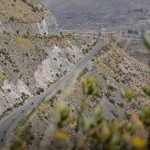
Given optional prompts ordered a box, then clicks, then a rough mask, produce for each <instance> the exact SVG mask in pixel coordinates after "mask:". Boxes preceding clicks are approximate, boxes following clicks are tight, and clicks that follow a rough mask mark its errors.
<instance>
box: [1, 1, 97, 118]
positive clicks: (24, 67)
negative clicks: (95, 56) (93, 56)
mask: <svg viewBox="0 0 150 150" xmlns="http://www.w3.org/2000/svg"><path fill="white" fill-rule="evenodd" d="M7 5H8V7H7ZM31 6H32V7H35V8H36V9H38V8H39V7H40V8H41V9H40V11H39V10H36V11H35V10H33V8H31ZM0 7H2V12H4V11H5V12H6V13H5V15H2V16H1V17H0V114H1V117H4V115H6V114H7V113H10V111H12V109H15V108H17V107H19V106H21V105H23V104H24V103H25V102H26V101H27V100H30V99H31V97H33V96H35V95H37V94H40V93H41V92H43V91H44V89H46V88H48V87H50V86H51V85H52V84H53V83H54V82H56V81H57V80H59V79H60V78H61V77H62V76H64V75H65V74H66V73H67V72H68V71H70V70H71V68H72V67H73V66H74V65H75V64H76V63H77V62H78V61H79V59H81V58H82V57H83V56H84V51H83V50H82V49H88V48H90V47H91V46H93V43H94V42H95V39H94V36H91V37H89V36H88V35H85V36H80V35H71V34H63V33H61V34H60V33H59V31H58V25H57V23H56V21H55V19H54V18H53V16H52V15H51V13H50V12H49V11H47V10H46V9H45V8H43V6H42V5H41V4H40V3H38V2H37V1H36V0H30V1H29V0H16V1H15V0H14V1H13V0H11V1H7V0H6V1H3V0H2V1H0ZM37 7H38V8H37ZM9 10H11V11H10V12H11V13H10V12H9ZM26 13H27V15H26ZM10 15H12V16H13V18H15V19H13V20H12V19H9V17H10ZM25 16H26V17H25ZM35 16H38V17H39V18H38V17H35ZM17 17H19V18H17ZM29 17H31V18H29ZM22 19H23V20H22ZM88 46H89V47H88Z"/></svg>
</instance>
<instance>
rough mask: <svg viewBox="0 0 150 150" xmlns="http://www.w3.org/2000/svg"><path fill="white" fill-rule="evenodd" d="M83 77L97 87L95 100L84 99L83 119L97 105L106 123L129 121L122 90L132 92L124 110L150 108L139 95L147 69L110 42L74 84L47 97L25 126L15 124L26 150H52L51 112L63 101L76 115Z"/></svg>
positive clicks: (144, 82) (145, 82) (80, 98)
mask: <svg viewBox="0 0 150 150" xmlns="http://www.w3.org/2000/svg"><path fill="white" fill-rule="evenodd" d="M87 76H94V77H95V78H96V79H97V81H98V85H99V87H100V89H99V94H98V95H97V96H96V97H94V98H89V99H88V100H86V102H87V106H88V107H87V109H86V113H85V117H86V118H87V119H88V116H89V114H91V112H92V111H93V108H94V107H95V106H96V105H97V102H98V103H100V104H101V106H102V109H103V111H104V117H105V118H106V119H107V120H113V119H116V118H125V119H127V120H129V119H130V113H129V112H128V110H127V111H126V113H124V111H123V106H124V105H126V103H125V101H124V100H123V99H122V97H121V90H122V89H130V90H132V91H134V93H135V97H134V99H133V101H132V102H131V103H130V105H128V106H127V108H128V109H132V110H135V111H136V112H137V111H139V110H141V108H142V107H144V106H149V105H150V104H149V98H148V97H147V96H145V95H144V93H143V88H144V87H145V86H146V85H147V83H148V81H149V80H150V76H149V68H148V66H147V65H145V64H142V63H141V62H139V61H137V60H136V59H134V58H132V57H131V56H129V55H128V54H126V53H125V52H124V51H123V50H122V49H120V48H119V47H118V46H116V43H114V42H112V41H110V42H108V44H107V45H106V46H105V47H103V48H102V49H101V50H100V51H99V52H98V54H97V55H96V56H95V58H94V59H93V60H92V61H91V62H90V63H89V64H88V65H87V66H86V68H85V69H84V70H83V71H82V72H81V74H80V75H79V76H78V79H77V81H75V80H73V81H71V82H70V83H69V84H68V86H66V88H65V89H60V90H59V91H57V93H56V94H55V95H54V96H52V95H51V96H52V97H51V96H50V97H49V98H47V100H46V101H45V102H44V103H42V104H41V105H40V106H39V107H38V109H37V110H35V111H34V112H33V113H32V114H31V115H30V117H29V118H28V121H27V120H26V123H25V124H24V123H23V122H22V123H20V124H19V125H18V127H17V129H19V130H17V131H16V132H15V133H16V134H17V135H19V136H20V137H21V138H22V139H24V140H26V141H27V143H28V149H29V150H30V149H34V148H36V149H43V150H48V149H55V145H54V143H53V141H50V137H51V135H52V130H53V129H54V126H55V123H54V122H55V119H54V116H55V115H54V112H53V111H54V110H55V106H56V105H57V104H60V103H61V102H65V103H67V104H68V105H69V106H70V107H71V114H74V116H76V115H75V112H76V110H77V108H78V106H79V105H80V102H81V100H82V98H83V93H82V84H81V83H82V79H84V78H86V77H87ZM75 118H76V117H75ZM19 127H20V128H19ZM69 131H70V129H69ZM16 134H15V135H16ZM72 134H73V133H72ZM25 135H26V136H25ZM70 144H71V141H70Z"/></svg>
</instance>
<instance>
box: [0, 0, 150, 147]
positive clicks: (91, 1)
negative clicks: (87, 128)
mask: <svg viewBox="0 0 150 150" xmlns="http://www.w3.org/2000/svg"><path fill="white" fill-rule="evenodd" d="M40 2H42V3H40ZM40 2H39V1H37V0H0V121H1V122H0V126H3V124H4V123H5V122H3V119H4V118H5V117H6V116H8V115H9V114H15V110H18V111H20V110H21V113H22V114H21V115H20V116H21V118H22V119H21V121H19V119H18V120H17V117H16V116H14V117H11V119H13V122H14V123H13V122H12V120H9V119H10V118H9V117H8V118H6V121H7V120H8V122H11V123H10V127H11V125H12V128H8V131H6V130H4V131H3V133H0V138H1V139H0V140H1V143H0V146H2V145H3V142H4V141H5V139H4V138H5V137H7V141H5V142H6V143H9V144H10V143H11V142H12V139H14V137H16V136H17V137H19V138H21V139H23V140H25V141H26V143H27V150H41V149H42V150H49V149H52V150H53V149H54V150H55V149H56V147H55V146H56V145H55V144H54V143H53V140H50V138H51V135H52V134H51V133H52V131H53V129H54V128H55V115H54V111H55V108H56V105H57V104H61V103H62V102H65V103H66V104H68V106H70V108H71V114H72V115H73V116H76V114H75V112H76V110H77V109H78V106H79V105H80V103H81V100H82V98H83V92H82V81H83V79H84V78H86V77H91V76H92V77H95V78H96V79H97V84H98V86H99V91H98V94H97V96H95V97H92V98H91V97H89V98H88V99H87V101H86V104H87V108H86V111H85V113H84V115H85V117H86V119H87V120H88V117H89V115H90V114H91V113H92V111H93V108H94V107H95V106H96V105H97V103H99V104H100V105H101V107H102V110H103V112H104V113H103V114H104V118H105V119H106V120H109V121H112V120H114V119H118V118H120V119H125V120H130V119H131V115H130V113H129V111H128V110H130V109H132V110H134V111H135V112H139V111H140V110H141V109H142V108H143V107H147V106H150V103H149V97H148V96H146V95H144V92H143V89H144V88H145V87H146V86H147V84H148V82H149V81H150V71H149V67H148V59H149V55H148V51H147V48H146V47H145V45H144V42H143V39H142V38H141V28H140V27H144V29H145V30H147V35H148V36H149V35H150V33H149V23H150V22H149V21H150V18H149V16H150V8H149V5H150V2H149V1H148V0H143V1H142V2H141V1H140V0H132V1H131V0H127V1H124V0H122V1H121V0H76V1H73V0H62V1H61V0H60V1H58V0H51V1H49V0H40ZM43 4H44V5H43ZM45 5H46V6H45ZM47 8H48V9H47ZM110 14H111V15H110ZM87 30H89V33H88V32H85V33H84V31H87ZM81 31H82V32H81ZM91 31H93V32H91ZM98 41H102V43H103V44H102V45H100V46H99V45H98ZM97 45H98V46H99V47H98V48H97ZM95 49H96V50H98V52H97V54H96V55H95V54H94V55H95V56H94V57H93V56H92V57H87V56H88V54H90V52H91V53H92V52H93V51H94V50H95ZM86 57H87V58H89V59H88V61H86V62H87V65H86V66H85V67H84V69H83V70H82V69H81V70H82V71H81V70H80V69H79V70H78V68H79V67H80V66H79V67H78V68H77V70H75V69H76V68H75V69H74V67H76V66H77V65H78V64H79V63H80V61H81V62H82V61H83V60H84V58H86ZM83 62H84V61H83ZM81 64H82V63H81ZM82 65H83V64H82ZM83 66H84V65H83ZM73 69H74V70H75V71H74V72H73V74H71V75H72V76H71V78H69V79H70V80H66V83H65V86H64V87H63V88H60V89H59V90H57V91H56V90H53V91H51V92H50V94H49V93H48V94H47V93H46V91H47V90H48V89H50V88H51V87H53V85H57V83H58V85H59V84H61V79H62V81H63V82H64V81H65V79H66V78H65V77H66V76H67V75H68V74H69V73H71V71H72V70H73ZM63 79H64V80H63ZM59 81H60V82H59ZM58 85H57V86H56V89H58ZM53 89H55V87H53ZM123 89H130V90H132V91H134V93H135V96H134V98H133V101H132V102H131V103H130V104H129V105H127V111H126V112H125V113H124V111H123V107H124V105H126V103H125V101H124V100H123V98H122V96H121V92H122V90H123ZM44 93H46V94H45V95H46V97H45V96H42V94H44ZM47 95H49V96H48V97H47ZM36 96H37V97H36ZM41 97H42V98H41ZM43 97H44V99H43ZM36 98H37V99H38V100H40V102H41V103H40V104H39V105H38V106H36V105H35V106H36V107H35V108H34V109H33V108H32V109H31V110H30V109H29V111H27V112H26V111H25V110H24V109H23V108H24V106H26V107H25V108H27V106H28V104H29V103H31V99H32V100H34V99H35V100H36ZM33 104H34V102H32V103H31V105H30V106H33ZM37 104H38V103H37ZM33 107H34V106H33ZM16 112H17V111H16ZM23 113H24V114H25V115H24V114H23ZM15 120H16V122H17V121H19V123H18V124H15V123H16V122H15ZM74 120H76V117H74ZM9 129H14V130H13V132H10V130H9ZM67 129H68V128H67ZM1 130H3V129H2V128H1V129H0V131H1ZM9 132H10V133H9ZM69 132H70V134H71V135H74V133H72V132H71V131H70V130H69ZM7 133H8V134H7ZM8 135H10V136H8ZM8 137H9V138H8ZM71 137H72V136H71ZM69 142H70V145H72V142H71V141H69ZM68 149H69V148H68Z"/></svg>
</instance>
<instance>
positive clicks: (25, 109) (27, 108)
mask: <svg viewBox="0 0 150 150" xmlns="http://www.w3.org/2000/svg"><path fill="white" fill-rule="evenodd" d="M103 46H104V42H103V40H99V41H98V42H97V44H96V45H95V46H94V47H93V48H92V50H90V51H89V53H87V54H86V55H85V57H84V58H83V59H81V60H80V61H79V63H77V64H76V65H75V66H74V68H73V69H72V70H71V71H70V72H69V73H68V74H67V75H66V76H65V77H63V78H62V79H60V80H59V81H58V82H56V83H55V84H53V85H52V86H51V87H50V88H49V89H48V90H47V91H45V92H43V93H42V94H41V95H39V96H36V97H34V98H33V99H32V100H31V101H29V102H27V103H25V104H24V105H23V106H22V107H19V108H18V109H16V110H15V111H14V112H12V113H11V114H10V115H9V116H7V117H6V118H4V119H3V120H1V121H0V148H1V147H3V146H4V145H6V143H7V139H8V136H9V135H10V133H11V131H12V130H13V129H14V127H15V126H16V124H17V123H18V121H19V120H20V119H21V118H22V117H23V116H24V115H25V114H26V115H27V114H28V113H30V112H31V111H32V110H33V109H34V108H35V107H36V106H38V105H39V104H40V103H41V102H42V101H43V100H44V99H45V98H46V97H48V96H49V95H50V94H51V93H52V92H53V91H54V90H59V89H61V88H63V87H64V86H65V85H66V84H67V83H68V82H69V81H70V80H71V79H73V76H74V75H75V74H76V73H77V72H80V71H82V70H83V69H84V67H85V66H86V65H87V64H88V62H89V61H90V60H91V59H92V58H93V57H94V55H95V54H96V53H97V52H98V50H100V49H101V48H102V47H103Z"/></svg>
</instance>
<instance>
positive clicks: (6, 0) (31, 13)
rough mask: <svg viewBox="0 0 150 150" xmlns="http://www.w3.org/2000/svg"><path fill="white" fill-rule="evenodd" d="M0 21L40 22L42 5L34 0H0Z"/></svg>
mask: <svg viewBox="0 0 150 150" xmlns="http://www.w3.org/2000/svg"><path fill="white" fill-rule="evenodd" d="M0 10H1V12H0V21H3V22H8V21H9V22H14V21H15V22H24V23H25V22H40V21H41V20H42V17H43V6H42V5H41V4H39V3H37V1H36V0H1V1H0Z"/></svg>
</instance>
